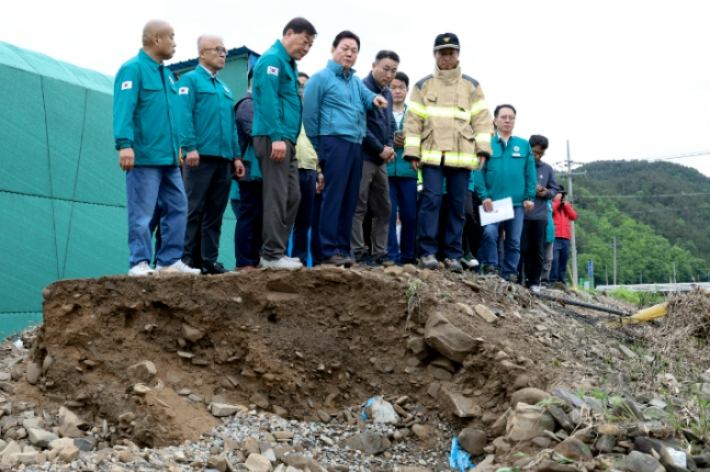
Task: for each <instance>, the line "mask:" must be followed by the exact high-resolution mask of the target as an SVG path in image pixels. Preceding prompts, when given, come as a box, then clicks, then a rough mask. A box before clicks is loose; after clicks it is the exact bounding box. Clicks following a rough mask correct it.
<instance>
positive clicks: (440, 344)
mask: <svg viewBox="0 0 710 472" xmlns="http://www.w3.org/2000/svg"><path fill="white" fill-rule="evenodd" d="M424 339H425V340H426V343H427V344H428V345H429V346H431V347H432V348H434V349H436V350H437V351H438V352H439V353H440V354H442V355H444V356H446V357H448V358H449V359H451V360H452V361H455V362H459V363H460V362H463V361H464V359H465V358H466V356H468V355H469V354H471V353H472V352H474V351H475V350H477V349H478V346H479V345H480V343H481V341H480V340H478V339H476V338H474V337H472V336H469V335H468V334H466V333H464V332H463V331H462V330H461V329H460V328H458V327H456V326H455V325H454V324H452V323H451V322H450V321H449V320H448V319H447V318H446V317H445V316H444V315H442V314H441V313H432V314H431V315H429V319H428V320H427V323H426V327H425V334H424Z"/></svg>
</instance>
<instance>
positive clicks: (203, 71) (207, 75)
mask: <svg viewBox="0 0 710 472" xmlns="http://www.w3.org/2000/svg"><path fill="white" fill-rule="evenodd" d="M195 70H196V71H197V73H198V74H200V75H201V76H202V77H204V78H205V79H208V80H209V79H212V72H210V71H208V70H207V68H205V67H204V66H203V65H202V64H199V65H198V66H197V67H195ZM217 74H219V72H218V73H217ZM217 74H215V75H214V79H215V80H218V79H217Z"/></svg>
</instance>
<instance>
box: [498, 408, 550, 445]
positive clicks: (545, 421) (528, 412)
mask: <svg viewBox="0 0 710 472" xmlns="http://www.w3.org/2000/svg"><path fill="white" fill-rule="evenodd" d="M554 430H555V419H554V418H553V417H552V415H550V413H548V412H547V410H546V409H545V408H544V407H540V406H534V405H528V404H525V403H523V402H519V403H518V404H517V405H516V406H515V409H514V410H513V412H512V414H511V415H510V418H509V419H508V424H507V426H506V432H507V437H508V439H510V440H511V441H527V440H530V439H533V438H536V437H538V436H544V435H545V431H554Z"/></svg>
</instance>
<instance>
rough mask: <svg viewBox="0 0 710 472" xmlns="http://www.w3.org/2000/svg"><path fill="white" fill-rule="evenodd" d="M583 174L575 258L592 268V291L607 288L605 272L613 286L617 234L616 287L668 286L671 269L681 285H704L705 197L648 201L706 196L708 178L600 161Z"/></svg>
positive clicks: (708, 240) (708, 202) (708, 220)
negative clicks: (683, 283)
mask: <svg viewBox="0 0 710 472" xmlns="http://www.w3.org/2000/svg"><path fill="white" fill-rule="evenodd" d="M581 170H585V171H587V179H577V180H576V181H575V208H576V209H577V211H578V213H579V219H578V220H577V221H578V223H577V225H576V230H577V233H576V235H577V251H578V256H577V258H578V260H579V261H580V264H581V265H584V264H586V261H588V260H593V261H594V267H595V274H594V275H595V277H594V278H595V284H596V285H600V284H606V271H605V269H606V268H607V267H608V269H609V283H610V284H611V283H613V266H614V259H613V248H612V242H613V237H614V235H616V237H617V283H619V284H636V283H639V282H640V278H641V274H642V273H643V283H668V282H669V281H670V280H671V278H672V275H673V264H674V263H675V266H676V280H677V281H678V282H690V281H691V277H694V278H695V279H696V280H698V281H700V280H702V281H705V280H706V279H707V277H708V267H710V195H700V196H689V197H654V196H653V195H677V194H683V193H710V178H708V177H705V176H704V175H702V174H700V173H699V172H698V171H696V170H695V169H690V168H687V167H684V166H680V165H677V164H670V163H662V162H636V161H600V162H593V163H590V164H587V165H585V166H583V167H582V168H581ZM599 195H609V196H610V197H609V198H598V197H596V196H599ZM616 195H638V196H639V198H615V197H614V196H616ZM593 196H595V197H593ZM644 302H645V303H644ZM632 303H639V304H648V303H653V302H652V301H651V300H646V301H641V300H639V301H636V300H634V301H633V302H632Z"/></svg>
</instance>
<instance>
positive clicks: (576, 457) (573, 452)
mask: <svg viewBox="0 0 710 472" xmlns="http://www.w3.org/2000/svg"><path fill="white" fill-rule="evenodd" d="M554 451H555V452H556V453H557V454H559V455H561V456H563V457H566V458H567V459H572V460H573V461H581V462H585V461H590V460H592V458H593V456H592V451H590V450H589V446H587V445H586V444H584V443H583V442H582V441H580V440H579V439H577V438H567V439H565V440H564V441H562V442H561V443H559V444H558V445H557V446H556V447H555V449H554Z"/></svg>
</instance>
